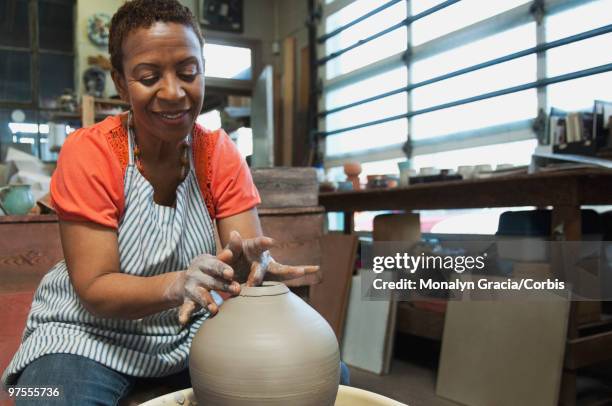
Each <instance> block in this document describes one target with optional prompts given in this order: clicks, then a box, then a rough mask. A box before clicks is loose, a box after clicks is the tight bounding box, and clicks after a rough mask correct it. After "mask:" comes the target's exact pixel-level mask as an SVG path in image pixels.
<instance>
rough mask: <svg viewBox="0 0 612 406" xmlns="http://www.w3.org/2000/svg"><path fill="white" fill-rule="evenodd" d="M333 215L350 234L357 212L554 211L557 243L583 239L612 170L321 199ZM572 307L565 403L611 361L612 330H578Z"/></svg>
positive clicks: (608, 196)
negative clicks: (581, 381) (591, 370)
mask: <svg viewBox="0 0 612 406" xmlns="http://www.w3.org/2000/svg"><path fill="white" fill-rule="evenodd" d="M319 204H320V205H321V206H324V207H325V210H326V211H328V212H344V214H345V222H344V227H345V232H346V233H350V232H352V229H353V213H354V212H356V211H377V210H438V209H475V208H487V207H517V206H537V207H546V206H552V208H553V209H552V230H551V234H552V236H553V239H556V240H566V241H578V240H580V239H581V238H582V235H581V234H582V233H581V230H582V224H581V213H580V208H581V206H582V205H605V204H612V171H608V170H600V169H574V170H563V171H554V172H553V171H549V172H539V173H536V174H524V175H511V176H504V177H491V178H485V179H475V180H459V181H445V182H436V183H428V184H416V185H411V186H409V187H404V188H396V189H379V190H376V189H374V190H360V191H346V192H330V193H320V194H319ZM580 303H581V302H572V306H571V310H570V322H569V328H568V341H567V346H566V356H565V370H564V372H563V382H562V394H561V403H562V404H573V403H574V402H575V399H576V386H575V385H576V370H577V369H578V368H581V367H585V366H588V365H593V364H595V363H597V362H600V361H604V360H609V359H612V350H611V349H612V331H604V332H599V333H597V334H588V333H586V331H587V330H588V328H592V327H593V326H579V325H578V323H577V322H576V320H577V317H576V313H577V310H576V309H577V307H578V305H579V304H580Z"/></svg>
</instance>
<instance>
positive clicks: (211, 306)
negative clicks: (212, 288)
mask: <svg viewBox="0 0 612 406" xmlns="http://www.w3.org/2000/svg"><path fill="white" fill-rule="evenodd" d="M198 291H199V292H200V297H203V298H205V299H206V303H207V305H206V309H208V311H209V312H211V313H212V314H213V315H215V314H217V312H218V311H219V307H218V306H217V303H215V300H214V299H213V297H212V295H211V294H210V292H209V291H208V290H206V289H204V288H203V287H201V286H199V287H198Z"/></svg>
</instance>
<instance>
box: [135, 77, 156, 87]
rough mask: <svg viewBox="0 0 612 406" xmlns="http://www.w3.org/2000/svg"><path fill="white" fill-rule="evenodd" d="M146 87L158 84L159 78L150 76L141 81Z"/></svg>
mask: <svg viewBox="0 0 612 406" xmlns="http://www.w3.org/2000/svg"><path fill="white" fill-rule="evenodd" d="M139 82H140V83H142V84H143V85H145V86H152V85H154V84H155V82H157V76H148V77H145V78H142V79H140V80H139Z"/></svg>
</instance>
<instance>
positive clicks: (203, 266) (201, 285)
mask: <svg viewBox="0 0 612 406" xmlns="http://www.w3.org/2000/svg"><path fill="white" fill-rule="evenodd" d="M226 255H228V252H227V250H225V251H223V252H222V253H221V254H220V255H219V256H218V257H216V256H214V255H210V254H203V255H200V256H198V257H196V258H194V259H193V261H191V264H189V268H188V269H187V270H186V271H180V275H179V276H178V277H177V279H175V281H174V282H173V283H172V284H171V285H170V286H169V287H168V289H166V297H167V298H168V299H170V300H172V301H175V302H176V303H177V304H180V305H181V307H180V309H179V323H180V324H181V325H182V326H184V325H186V324H187V323H188V322H189V319H190V317H191V314H192V313H193V312H194V311H195V310H196V309H197V308H198V306H201V307H203V308H206V309H208V311H210V313H211V314H213V315H214V314H216V313H217V311H218V310H219V307H218V306H217V304H216V303H215V301H214V300H213V297H212V295H211V294H210V291H211V290H216V291H221V292H227V293H229V294H231V295H237V294H239V293H240V284H239V283H238V282H236V281H233V278H234V270H233V269H232V268H231V267H230V266H229V265H227V264H226V263H224V262H223V260H224V259H226V260H227V258H223V256H226ZM230 255H231V254H230Z"/></svg>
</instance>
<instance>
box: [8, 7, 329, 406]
mask: <svg viewBox="0 0 612 406" xmlns="http://www.w3.org/2000/svg"><path fill="white" fill-rule="evenodd" d="M202 45H203V39H202V35H201V33H200V30H199V27H198V25H197V23H195V21H194V17H193V15H192V14H191V13H190V11H189V9H187V8H186V7H183V6H181V5H180V4H179V3H178V1H176V0H133V1H129V2H127V3H125V4H124V5H123V6H122V7H121V8H120V9H119V10H118V11H117V13H116V14H115V15H114V16H113V19H112V22H111V29H110V44H109V51H110V54H111V61H112V65H113V71H112V77H113V81H114V82H115V85H116V87H117V89H118V91H119V93H120V95H121V97H122V99H123V100H125V101H127V102H128V103H129V104H130V106H131V112H130V114H129V115H128V114H126V115H120V116H116V117H111V118H107V119H106V120H104V121H103V122H101V123H99V124H96V125H94V126H92V127H90V128H85V129H82V130H80V131H78V132H76V133H74V134H73V135H71V136H70V137H69V138H68V140H67V142H66V143H65V145H64V147H63V148H62V152H61V154H60V157H59V161H58V166H57V170H56V172H55V174H54V176H53V179H52V184H51V195H52V199H53V202H54V205H55V207H56V209H57V212H58V216H59V218H60V232H61V240H62V246H63V250H64V256H65V260H64V261H62V262H60V263H59V264H57V265H56V266H55V267H54V268H53V269H52V270H51V271H50V272H49V273H48V274H47V275H45V277H44V278H43V280H42V282H41V284H40V286H39V288H38V290H37V292H36V295H35V297H34V302H33V304H32V309H31V312H30V315H29V317H28V321H27V325H26V330H25V333H24V337H23V342H22V344H21V346H20V348H19V350H18V352H17V354H16V355H15V357H14V358H13V360H12V362H11V364H10V365H9V367H8V368H7V370H6V371H5V372H4V375H3V382H4V383H5V384H8V385H12V384H16V385H20V386H33V387H41V386H47V387H48V386H52V387H60V388H61V389H62V391H63V396H64V402H63V403H64V404H74V405H87V404H93V403H95V404H116V403H117V402H118V400H119V399H121V398H123V397H124V396H125V395H126V394H128V393H129V392H130V390H131V388H132V387H133V385H134V383H135V382H136V381H137V379H138V378H142V377H168V376H171V375H173V376H172V377H171V378H168V379H167V381H172V380H176V379H179V380H181V379H182V386H183V387H187V386H190V385H189V381H188V379H189V378H188V374H187V373H186V372H185V371H186V367H187V361H188V360H187V357H188V353H189V346H190V344H191V340H192V337H193V335H194V334H195V332H196V331H197V329H198V328H199V327H200V325H201V324H202V322H203V321H204V320H205V319H206V318H207V317H209V316H212V315H214V314H215V313H216V312H217V311H218V310H219V304H220V303H221V301H222V299H221V298H220V297H219V295H218V294H217V293H216V292H224V293H225V294H228V295H236V294H238V293H239V292H240V284H239V282H244V281H247V283H248V284H249V285H257V284H260V283H261V281H262V280H263V278H264V276H265V274H266V273H272V274H275V275H274V277H276V278H280V279H286V278H293V277H299V276H302V275H304V274H305V273H310V272H316V271H317V268H316V267H291V266H284V265H280V264H278V263H276V262H275V261H274V260H273V259H272V258H271V257H270V255H269V253H268V251H267V250H268V249H269V248H270V247H271V246H272V244H273V241H272V240H271V239H269V238H265V237H262V235H261V234H262V233H261V228H260V225H259V220H258V217H257V211H256V208H255V206H256V205H257V204H258V203H259V202H260V200H259V196H258V193H257V190H256V189H255V187H254V185H253V182H252V179H251V176H250V172H249V170H248V167H247V166H246V164H245V162H244V160H243V159H242V158H241V157H240V155H239V153H238V152H237V150H236V148H235V147H234V146H233V144H232V142H231V141H230V139H229V137H228V136H227V135H226V134H225V133H224V132H223V131H217V132H211V131H207V130H205V129H203V128H201V127H199V126H197V125H195V120H196V117H197V116H198V114H200V111H201V108H202V103H203V98H204V61H203V57H202ZM228 63H231V61H228ZM213 220H216V223H217V227H218V232H219V238H220V241H221V244H222V245H223V246H226V247H227V248H225V249H224V250H223V251H222V252H221V253H220V254H219V255H218V256H214V254H215V252H216V246H215V237H214V231H213V230H214V226H213ZM179 307H180V310H179ZM177 374H178V375H177ZM177 377H178V378H177Z"/></svg>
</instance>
